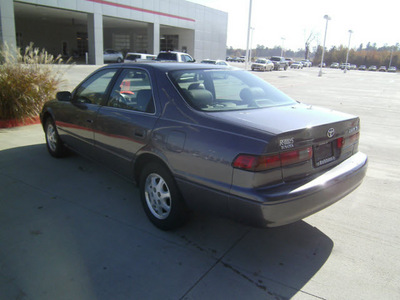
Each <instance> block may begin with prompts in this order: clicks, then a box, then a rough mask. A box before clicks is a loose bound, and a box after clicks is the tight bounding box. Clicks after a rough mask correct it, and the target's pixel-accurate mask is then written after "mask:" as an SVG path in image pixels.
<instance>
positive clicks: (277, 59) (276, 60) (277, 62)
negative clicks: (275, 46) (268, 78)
mask: <svg viewBox="0 0 400 300" xmlns="http://www.w3.org/2000/svg"><path fill="white" fill-rule="evenodd" d="M270 60H271V61H272V62H273V64H274V70H276V71H278V70H279V69H281V68H282V69H284V70H285V71H286V70H287V69H288V68H289V62H288V61H286V59H285V58H284V57H282V56H272V57H271V59H270Z"/></svg>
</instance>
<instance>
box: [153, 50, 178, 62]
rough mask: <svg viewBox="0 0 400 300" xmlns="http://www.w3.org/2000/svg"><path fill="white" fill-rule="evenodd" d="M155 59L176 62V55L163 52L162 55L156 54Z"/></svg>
mask: <svg viewBox="0 0 400 300" xmlns="http://www.w3.org/2000/svg"><path fill="white" fill-rule="evenodd" d="M157 59H160V60H175V61H176V60H177V59H176V53H169V52H163V53H160V54H158V57H157Z"/></svg>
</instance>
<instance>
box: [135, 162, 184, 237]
mask: <svg viewBox="0 0 400 300" xmlns="http://www.w3.org/2000/svg"><path fill="white" fill-rule="evenodd" d="M139 189H140V198H141V201H142V205H143V209H144V211H145V213H146V215H147V217H148V218H149V220H150V221H151V222H152V223H153V224H154V225H155V226H156V227H158V228H159V229H162V230H172V229H176V228H178V227H180V226H182V225H183V224H184V223H185V222H186V221H187V209H186V205H185V202H184V200H183V198H182V196H181V194H180V192H179V190H178V187H177V185H176V183H175V180H174V178H173V176H172V174H171V173H170V172H169V170H168V169H166V168H165V167H164V166H163V165H161V164H159V163H150V164H148V165H146V166H145V167H144V168H143V170H142V172H141V174H140V180H139Z"/></svg>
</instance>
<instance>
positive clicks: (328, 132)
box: [326, 128, 335, 138]
mask: <svg viewBox="0 0 400 300" xmlns="http://www.w3.org/2000/svg"><path fill="white" fill-rule="evenodd" d="M334 135H335V129H334V128H329V129H328V131H327V132H326V136H327V137H328V138H331V137H333V136H334Z"/></svg>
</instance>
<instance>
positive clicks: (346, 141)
mask: <svg viewBox="0 0 400 300" xmlns="http://www.w3.org/2000/svg"><path fill="white" fill-rule="evenodd" d="M359 138H360V133H359V132H357V133H356V134H353V135H351V136H349V137H346V138H343V137H341V138H338V139H337V140H336V145H337V147H338V148H339V149H341V148H343V147H345V146H348V145H351V144H354V143H355V142H356V141H358V140H359Z"/></svg>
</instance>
